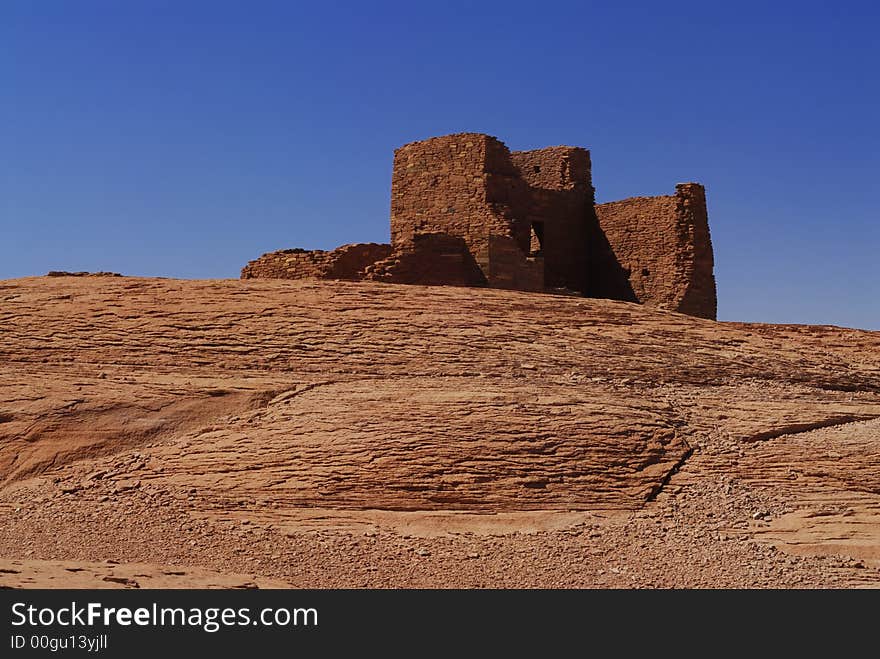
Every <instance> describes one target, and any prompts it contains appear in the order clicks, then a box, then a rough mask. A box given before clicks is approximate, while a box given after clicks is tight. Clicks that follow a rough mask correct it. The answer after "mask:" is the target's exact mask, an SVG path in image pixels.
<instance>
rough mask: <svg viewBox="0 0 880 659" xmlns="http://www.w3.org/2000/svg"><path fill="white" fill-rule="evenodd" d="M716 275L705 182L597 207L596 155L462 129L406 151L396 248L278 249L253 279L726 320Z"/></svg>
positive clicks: (398, 178) (394, 202)
mask: <svg viewBox="0 0 880 659" xmlns="http://www.w3.org/2000/svg"><path fill="white" fill-rule="evenodd" d="M712 269H713V255H712V243H711V240H710V237H709V223H708V216H707V212H706V195H705V190H704V188H703V186H702V185H700V184H698V183H681V184H678V185H676V186H675V194H672V195H665V196H659V197H632V198H629V199H624V200H621V201H614V202H610V203H606V204H596V203H595V189H594V188H593V184H592V176H591V162H590V152H589V151H588V150H586V149H583V148H579V147H570V146H555V147H548V148H545V149H537V150H534V151H510V150H509V149H508V148H507V147H506V146H505V145H504V143H502V142H501V141H500V140H498V139H496V138H494V137H491V136H489V135H483V134H479V133H458V134H455V135H446V136H443V137H435V138H431V139H427V140H424V141H419V142H413V143H411V144H407V145H404V146H402V147H400V148H399V149H397V150H396V151H395V153H394V171H393V175H392V182H391V242H390V244H375V243H367V244H352V245H344V246H342V247H339V248H337V249H335V250H332V251H323V250H304V249H286V250H281V251H277V252H271V253H269V254H265V255H263V256H261V257H260V258H258V259H257V260H255V261H251V262H250V263H248V264H247V266H245V267H244V268H243V269H242V272H241V277H242V279H252V278H276V279H303V278H319V279H353V280H373V281H384V282H389V283H401V284H425V285H451V286H489V287H493V288H507V289H515V290H522V291H537V292H550V293H554V292H555V293H569V294H579V295H583V296H586V297H599V298H610V299H616V300H624V301H629V302H639V303H642V304H646V305H650V306H654V307H657V308H661V309H667V310H671V311H677V312H680V313H685V314H689V315H692V316H699V317H702V318H710V319H715V317H716V293H715V278H714V275H713V272H712Z"/></svg>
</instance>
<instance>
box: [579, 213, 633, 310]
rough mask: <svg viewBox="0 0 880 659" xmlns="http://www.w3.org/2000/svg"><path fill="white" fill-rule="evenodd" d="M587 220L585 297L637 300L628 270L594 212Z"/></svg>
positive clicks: (626, 300)
mask: <svg viewBox="0 0 880 659" xmlns="http://www.w3.org/2000/svg"><path fill="white" fill-rule="evenodd" d="M591 215H592V217H590V221H589V222H588V228H587V235H588V239H589V243H588V244H589V246H590V259H589V262H588V266H587V269H588V272H589V276H588V278H587V290H586V292H585V295H586V296H587V297H599V298H607V299H609V300H622V301H624V302H639V299H638V297H637V296H636V293H635V291H634V290H633V287H632V284H631V283H630V271H629V269H628V268H624V267H623V266H622V265H620V261H618V260H617V256H616V255H615V253H614V249H613V248H612V247H611V243H610V242H608V238H607V237H606V236H605V232H603V231H602V229H601V227H600V226H599V221H598V220H597V219H596V215H595V213H592V214H591Z"/></svg>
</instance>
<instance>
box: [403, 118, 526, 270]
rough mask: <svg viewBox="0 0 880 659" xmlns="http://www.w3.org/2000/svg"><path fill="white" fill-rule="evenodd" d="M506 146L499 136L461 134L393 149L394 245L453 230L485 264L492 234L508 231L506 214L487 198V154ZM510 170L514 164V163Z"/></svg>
mask: <svg viewBox="0 0 880 659" xmlns="http://www.w3.org/2000/svg"><path fill="white" fill-rule="evenodd" d="M501 150H505V147H504V145H503V144H501V143H500V142H498V140H496V139H495V138H494V137H490V136H488V135H480V134H477V133H459V134H456V135H446V136H444V137H435V138H431V139H428V140H424V141H421V142H413V143H411V144H406V145H404V146H402V147H400V148H399V149H397V150H396V151H395V152H394V171H393V173H392V177H391V245H392V246H393V247H394V248H395V250H400V249H406V248H407V247H408V246H409V245H411V244H412V242H413V239H414V237H415V236H416V235H419V234H444V233H445V234H449V235H452V236H458V237H460V238H462V239H463V240H464V241H465V244H466V245H467V246H468V249H469V250H470V252H471V254H473V255H474V257H475V258H476V259H477V261H478V262H480V264H481V265H484V264H485V259H486V257H487V252H488V242H489V235H490V234H492V233H496V234H500V235H505V234H507V233H509V231H510V226H509V222H508V220H507V219H506V218H504V217H503V216H502V215H500V214H499V213H498V212H497V211H496V210H495V209H493V208H492V207H491V205H490V204H489V203H488V200H487V198H486V181H487V179H488V178H489V177H490V176H491V173H490V171H489V164H488V158H492V159H493V160H497V158H495V157H493V155H494V154H497V153H498V152H499V151H501ZM509 168H510V170H511V172H510V173H511V174H513V173H514V171H513V167H512V166H509Z"/></svg>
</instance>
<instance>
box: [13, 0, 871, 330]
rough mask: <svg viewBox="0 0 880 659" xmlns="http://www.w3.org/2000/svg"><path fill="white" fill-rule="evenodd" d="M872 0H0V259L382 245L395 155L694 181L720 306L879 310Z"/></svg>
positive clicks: (154, 266)
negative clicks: (442, 139)
mask: <svg viewBox="0 0 880 659" xmlns="http://www.w3.org/2000/svg"><path fill="white" fill-rule="evenodd" d="M878 34H880V9H878V8H877V4H876V3H874V2H846V1H845V0H843V1H841V2H823V3H814V2H791V3H786V2H760V3H744V2H724V3H721V2H718V3H716V2H705V1H702V2H693V3H658V2H650V3H647V2H645V3H628V2H596V3H591V2H572V3H555V2H534V1H530V2H524V3H518V2H514V1H510V0H508V1H505V2H480V3H477V2H449V1H446V0H444V1H443V2H430V3H422V2H416V1H415V0H411V1H410V2H393V3H391V2H381V1H378V2H349V3H335V2H296V1H295V0H290V1H287V2H280V1H279V2H264V1H260V0H247V1H246V0H240V1H239V2H223V1H211V2H207V1H205V2H195V1H189V2H188V1H186V0H173V1H170V0H169V1H166V0H153V1H147V0H126V1H125V2H119V1H117V0H78V1H76V2H74V1H69V0H54V1H53V0H3V1H2V3H0V83H2V84H0V155H2V157H0V278H12V277H19V276H26V275H34V274H44V273H45V272H47V271H48V270H115V271H119V272H122V273H125V274H134V275H161V276H170V277H198V278H202V277H207V278H213V277H237V276H238V271H239V269H240V268H241V266H243V265H244V264H245V262H246V261H248V260H250V259H253V258H255V257H257V256H259V255H260V254H261V253H263V252H266V251H271V250H274V249H281V248H286V247H306V248H325V249H326V248H332V247H335V246H337V245H339V244H342V243H347V242H363V241H376V242H385V241H387V239H388V211H389V186H390V178H391V162H392V152H393V149H394V148H396V147H397V146H400V145H401V144H404V143H406V142H410V141H413V140H417V139H423V138H426V137H429V136H433V135H442V134H445V133H451V132H460V131H477V132H486V133H490V134H492V135H496V136H498V137H499V138H500V139H502V140H503V141H504V142H506V143H507V145H508V146H510V147H511V148H512V149H529V148H538V147H542V146H549V145H555V144H570V145H577V146H584V147H587V148H589V149H590V150H591V151H592V157H593V168H594V170H593V176H594V184H595V186H596V188H597V198H598V200H599V201H610V200H614V199H619V198H623V197H629V196H635V195H655V194H669V193H671V192H672V190H673V186H674V184H675V183H677V182H681V181H690V180H696V181H700V182H702V183H704V184H705V185H706V188H707V191H708V201H709V218H710V226H711V231H712V238H713V241H714V245H715V257H716V275H717V279H718V294H719V315H720V317H721V318H722V319H732V320H749V321H766V322H801V323H828V324H839V325H848V326H855V327H864V328H872V329H880V299H878V298H880V222H878V219H880V212H878V198H880V183H878V181H880V82H878V81H880V38H878Z"/></svg>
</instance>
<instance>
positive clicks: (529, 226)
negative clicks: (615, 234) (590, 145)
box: [511, 146, 594, 292]
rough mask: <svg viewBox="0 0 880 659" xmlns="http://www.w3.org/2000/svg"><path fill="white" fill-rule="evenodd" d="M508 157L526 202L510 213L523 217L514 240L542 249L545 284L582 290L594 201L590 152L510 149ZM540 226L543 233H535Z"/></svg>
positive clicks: (567, 147)
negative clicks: (523, 190)
mask: <svg viewBox="0 0 880 659" xmlns="http://www.w3.org/2000/svg"><path fill="white" fill-rule="evenodd" d="M511 160H512V161H513V163H514V165H515V166H516V168H517V171H518V175H519V178H520V179H521V180H522V181H523V182H524V183H525V185H526V186H527V194H526V195H525V199H524V201H525V203H524V204H523V205H522V206H521V207H515V208H514V215H515V216H517V217H521V218H523V219H524V220H525V221H524V222H520V223H517V225H516V237H517V240H518V242H519V243H520V244H521V245H525V244H529V245H530V246H531V248H532V249H534V247H539V248H540V252H539V253H540V256H541V257H542V258H543V260H544V283H545V286H546V287H547V288H567V289H570V290H573V291H579V292H585V291H586V290H587V285H588V244H587V239H588V227H589V225H590V219H591V218H592V215H593V204H594V194H593V184H592V171H591V163H590V152H589V151H587V150H586V149H581V148H578V147H569V146H554V147H548V148H546V149H537V150H534V151H514V152H513V153H511ZM538 226H540V227H541V233H542V234H543V235H540V236H538V235H536V234H535V232H534V228H535V227H538ZM536 239H537V244H536V242H535V241H536ZM526 241H528V243H527V242H526Z"/></svg>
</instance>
